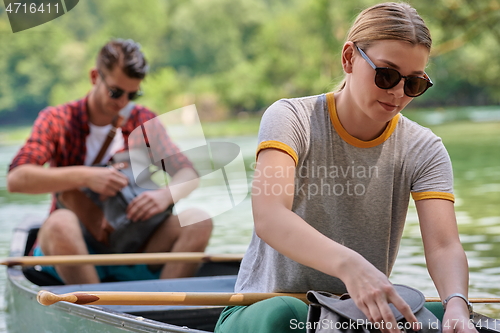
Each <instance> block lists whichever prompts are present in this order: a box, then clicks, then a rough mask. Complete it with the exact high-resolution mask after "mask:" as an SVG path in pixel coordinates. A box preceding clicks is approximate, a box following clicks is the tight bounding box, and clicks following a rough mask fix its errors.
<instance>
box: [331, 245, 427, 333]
mask: <svg viewBox="0 0 500 333" xmlns="http://www.w3.org/2000/svg"><path fill="white" fill-rule="evenodd" d="M345 266H346V267H345V268H344V269H342V274H341V276H340V278H341V280H342V281H343V282H344V284H345V285H346V287H347V291H348V292H349V295H350V297H351V298H352V300H353V301H354V303H355V304H356V306H357V307H358V308H359V309H360V310H361V311H362V312H363V313H364V314H365V315H366V317H367V318H368V320H369V321H370V322H372V323H379V324H380V327H381V331H382V332H384V333H398V332H400V330H399V328H398V326H397V322H396V318H395V317H394V314H393V313H392V311H391V309H390V307H389V303H392V304H393V305H394V306H395V307H396V309H398V310H399V312H401V314H403V316H404V317H405V319H406V320H407V321H408V322H409V323H413V330H414V331H418V330H420V329H421V324H420V323H419V322H418V320H417V318H416V317H415V315H414V314H413V312H412V311H411V308H410V306H409V305H408V304H407V303H406V302H405V301H404V300H403V299H402V298H401V296H399V294H398V293H397V292H396V290H395V289H394V286H393V285H392V283H391V282H390V281H389V279H388V278H387V276H385V274H383V273H382V272H380V271H379V270H378V269H377V268H375V267H374V266H373V265H372V264H370V263H369V262H368V261H367V260H366V259H364V258H363V257H362V256H361V255H359V254H357V253H355V254H354V258H353V260H350V261H348V262H346V265H345Z"/></svg>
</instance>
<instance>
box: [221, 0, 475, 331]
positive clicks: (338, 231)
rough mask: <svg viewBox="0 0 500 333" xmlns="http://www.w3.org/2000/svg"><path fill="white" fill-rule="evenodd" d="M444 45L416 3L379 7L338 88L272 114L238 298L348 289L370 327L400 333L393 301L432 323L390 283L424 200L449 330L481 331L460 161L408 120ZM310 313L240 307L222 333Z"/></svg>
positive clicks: (294, 323) (287, 322)
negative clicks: (457, 170) (461, 200)
mask: <svg viewBox="0 0 500 333" xmlns="http://www.w3.org/2000/svg"><path fill="white" fill-rule="evenodd" d="M431 42H432V41H431V37H430V33H429V30H428V28H427V27H426V25H425V23H424V21H423V20H422V18H421V17H420V16H419V15H418V14H417V12H416V11H415V9H413V8H412V7H411V6H409V5H407V4H404V3H384V4H379V5H375V6H373V7H371V8H368V9H366V10H364V11H363V12H361V13H360V15H359V16H358V18H357V19H356V21H355V22H354V24H353V26H352V28H351V29H350V31H349V34H348V37H347V41H346V43H345V44H344V46H343V49H342V56H341V61H342V66H343V69H344V72H345V74H346V75H345V80H344V82H343V83H342V85H341V86H340V88H339V90H338V91H336V92H335V93H328V94H323V95H317V96H310V97H303V98H294V99H286V100H280V101H278V102H276V103H274V104H273V105H272V106H271V107H269V109H268V110H267V111H266V112H265V114H264V116H263V118H262V123H261V128H260V131H259V146H258V151H257V164H256V170H255V176H254V181H253V189H252V205H253V214H254V220H255V233H254V235H253V238H252V241H251V243H250V246H249V248H248V251H247V253H246V255H245V257H244V259H243V262H242V265H241V270H240V273H239V276H238V280H237V283H236V288H235V289H236V290H235V291H236V292H307V291H308V290H325V291H329V292H333V293H344V292H346V291H347V292H349V293H350V295H351V297H352V298H353V300H354V302H355V304H356V305H357V306H358V307H359V308H360V309H361V310H362V311H363V313H364V314H365V315H366V316H367V317H368V319H369V320H370V321H372V322H379V323H382V322H384V323H391V324H392V325H385V326H384V325H382V327H385V329H384V330H383V331H384V332H391V333H393V332H394V333H395V332H398V330H397V326H396V322H395V318H394V316H393V314H392V312H391V310H390V308H389V303H392V304H394V306H395V307H396V308H397V309H398V310H399V311H400V312H401V313H402V314H403V315H404V317H405V318H406V320H407V321H408V322H412V323H415V325H416V327H419V324H418V323H417V319H416V318H415V317H414V315H413V314H412V312H411V310H410V308H409V306H408V305H407V304H406V303H405V302H404V301H403V300H402V299H401V298H400V297H399V295H398V294H397V293H396V292H395V290H394V288H393V286H392V284H391V282H390V281H389V279H388V276H389V274H390V272H391V269H392V267H393V264H394V261H395V259H396V255H397V252H398V248H399V243H400V240H401V235H402V231H403V226H404V222H405V218H406V213H407V210H408V203H409V200H410V196H411V197H413V200H415V204H416V208H417V211H418V216H419V221H420V227H421V232H422V239H423V243H424V248H425V257H426V261H427V266H428V270H429V272H430V275H431V277H432V279H433V281H434V283H435V286H436V288H437V290H438V292H439V295H440V297H441V299H442V300H443V301H444V302H445V303H446V312H445V316H444V319H443V324H444V331H445V332H452V331H456V332H464V333H465V332H474V328H473V327H471V326H470V325H468V323H469V320H468V319H469V310H468V301H467V291H468V265H467V259H466V256H465V253H464V250H463V248H462V246H461V244H460V241H459V237H458V231H457V224H456V219H455V213H454V206H453V202H454V196H453V189H452V185H453V179H452V168H451V163H450V160H449V157H448V154H447V152H446V150H445V148H444V146H443V144H442V142H441V140H440V139H439V138H438V137H437V136H435V135H434V134H433V133H432V132H431V131H430V130H428V129H426V128H423V127H421V126H419V125H418V124H416V123H414V122H412V121H410V120H408V119H407V118H405V117H404V116H402V115H401V114H400V112H401V110H403V109H404V108H405V106H406V105H408V103H410V102H411V101H412V99H413V98H415V97H418V96H420V95H422V94H423V93H424V92H425V91H426V90H427V89H428V88H430V87H431V86H432V81H431V79H430V78H429V76H428V75H427V74H426V73H425V67H426V64H427V61H428V59H429V52H430V48H431ZM306 315H307V306H306V305H305V304H304V303H302V302H301V301H299V300H296V299H293V298H287V297H277V298H273V299H271V300H267V301H262V302H259V303H256V304H254V305H251V306H248V307H229V308H226V309H225V310H224V312H223V313H222V315H221V317H220V319H219V322H218V324H217V328H216V332H224V333H225V332H289V331H290V332H299V331H301V330H300V329H301V328H302V329H303V328H304V327H305V326H304V321H305V320H306ZM447 323H448V325H446V324H447ZM457 323H458V324H457ZM389 328H390V329H389Z"/></svg>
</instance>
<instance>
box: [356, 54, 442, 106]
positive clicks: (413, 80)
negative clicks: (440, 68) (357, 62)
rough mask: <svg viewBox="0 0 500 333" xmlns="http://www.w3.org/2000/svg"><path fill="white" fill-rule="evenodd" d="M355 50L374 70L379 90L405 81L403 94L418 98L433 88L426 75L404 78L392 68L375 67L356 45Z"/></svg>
mask: <svg viewBox="0 0 500 333" xmlns="http://www.w3.org/2000/svg"><path fill="white" fill-rule="evenodd" d="M356 49H358V51H359V53H360V54H361V56H362V57H363V59H365V60H366V62H367V63H368V64H370V66H372V68H373V69H374V70H375V84H376V85H377V87H379V88H380V89H391V88H393V87H395V86H396V85H397V84H398V83H399V81H401V79H405V84H404V92H405V94H406V95H407V96H409V97H418V96H420V95H422V94H423V93H424V92H425V91H426V90H427V89H429V88H430V87H432V86H433V83H432V81H431V78H430V77H429V76H428V75H427V74H426V73H424V77H420V76H404V75H401V73H399V72H398V71H397V70H395V69H393V68H388V67H377V66H375V64H374V63H373V61H371V60H370V58H368V56H367V55H366V53H365V52H363V50H361V49H360V48H359V47H358V46H357V45H356Z"/></svg>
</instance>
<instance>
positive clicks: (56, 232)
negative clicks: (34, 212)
mask: <svg viewBox="0 0 500 333" xmlns="http://www.w3.org/2000/svg"><path fill="white" fill-rule="evenodd" d="M75 233H76V234H79V233H81V229H80V224H79V222H78V218H77V217H76V215H75V214H74V213H73V212H72V211H70V210H68V209H58V210H56V211H54V212H52V214H50V216H49V217H48V218H47V220H45V222H44V223H43V225H42V227H41V228H40V235H39V236H41V237H44V238H59V237H61V236H62V237H64V236H68V235H74V234H75Z"/></svg>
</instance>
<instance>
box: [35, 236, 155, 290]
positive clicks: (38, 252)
mask: <svg viewBox="0 0 500 333" xmlns="http://www.w3.org/2000/svg"><path fill="white" fill-rule="evenodd" d="M87 249H88V250H89V254H96V252H95V251H94V250H93V249H92V248H91V247H90V246H89V245H88V244H87ZM43 255H44V254H43V252H42V249H41V248H40V246H39V245H37V246H36V247H35V249H34V251H33V256H35V257H36V256H38V257H40V256H43ZM95 268H96V270H97V275H99V279H100V280H101V281H102V282H105V281H135V280H155V279H159V278H160V273H161V270H158V271H156V272H152V271H151V270H150V269H149V268H148V266H147V265H119V266H95ZM42 272H46V273H48V274H50V275H52V276H53V277H55V278H56V279H58V280H59V281H61V283H62V282H63V281H62V279H61V277H60V276H59V274H57V272H56V270H55V268H54V266H42Z"/></svg>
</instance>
